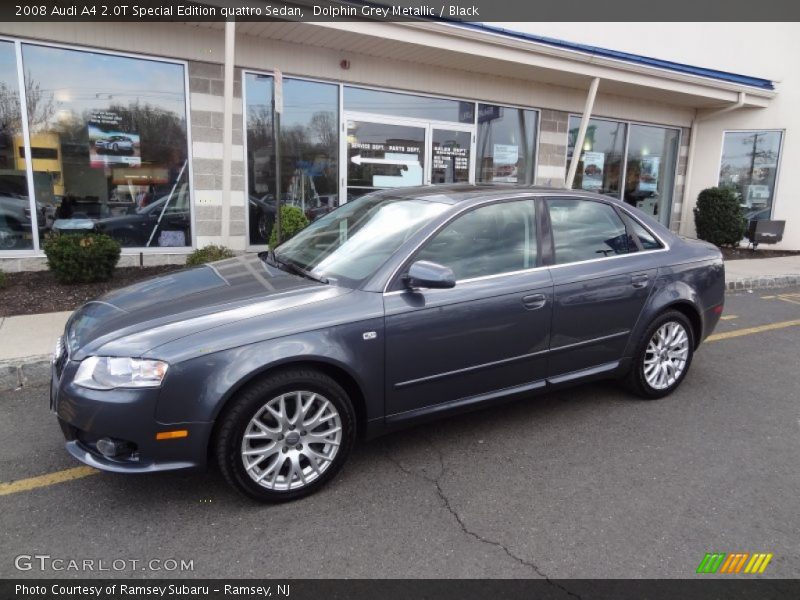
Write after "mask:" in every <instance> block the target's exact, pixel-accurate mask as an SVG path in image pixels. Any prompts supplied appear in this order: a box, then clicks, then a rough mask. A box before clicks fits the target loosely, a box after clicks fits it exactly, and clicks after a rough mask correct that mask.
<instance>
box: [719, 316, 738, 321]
mask: <svg viewBox="0 0 800 600" xmlns="http://www.w3.org/2000/svg"><path fill="white" fill-rule="evenodd" d="M738 318H739V317H738V316H737V315H722V316H721V317H720V318H719V320H720V321H730V320H731V319H738Z"/></svg>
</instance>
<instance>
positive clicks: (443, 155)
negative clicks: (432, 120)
mask: <svg viewBox="0 0 800 600" xmlns="http://www.w3.org/2000/svg"><path fill="white" fill-rule="evenodd" d="M431 137H432V139H431V160H432V163H431V183H434V184H435V183H466V182H469V159H470V153H471V150H472V144H471V143H470V142H471V141H472V133H470V132H469V131H451V130H449V129H433V130H432V132H431Z"/></svg>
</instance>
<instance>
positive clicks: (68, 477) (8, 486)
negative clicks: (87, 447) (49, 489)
mask: <svg viewBox="0 0 800 600" xmlns="http://www.w3.org/2000/svg"><path fill="white" fill-rule="evenodd" d="M99 472H100V471H98V470H97V469H93V468H92V467H75V468H73V469H64V470H63V471H56V472H55V473H48V474H47V475H39V476H38V477H29V478H28V479H18V480H17V481H9V482H7V483H0V496H7V495H8V494H16V493H18V492H27V491H29V490H35V489H36V488H40V487H45V486H48V485H53V484H56V483H64V482H65V481H72V480H73V479H81V478H82V477H88V476H89V475H94V474H95V473H99Z"/></svg>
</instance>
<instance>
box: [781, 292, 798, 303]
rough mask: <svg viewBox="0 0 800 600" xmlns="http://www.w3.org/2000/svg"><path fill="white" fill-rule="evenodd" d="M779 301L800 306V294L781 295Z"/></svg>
mask: <svg viewBox="0 0 800 600" xmlns="http://www.w3.org/2000/svg"><path fill="white" fill-rule="evenodd" d="M778 300H783V301H784V302H791V303H792V304H800V294H779V295H778Z"/></svg>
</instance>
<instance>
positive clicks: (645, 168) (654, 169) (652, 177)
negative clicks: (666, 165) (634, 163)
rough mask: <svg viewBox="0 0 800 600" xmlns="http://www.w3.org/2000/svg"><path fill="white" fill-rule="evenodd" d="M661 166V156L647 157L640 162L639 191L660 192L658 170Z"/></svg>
mask: <svg viewBox="0 0 800 600" xmlns="http://www.w3.org/2000/svg"><path fill="white" fill-rule="evenodd" d="M660 166H661V157H660V156H645V157H643V158H642V159H641V160H640V161H639V191H640V192H656V191H658V170H659V168H660Z"/></svg>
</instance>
